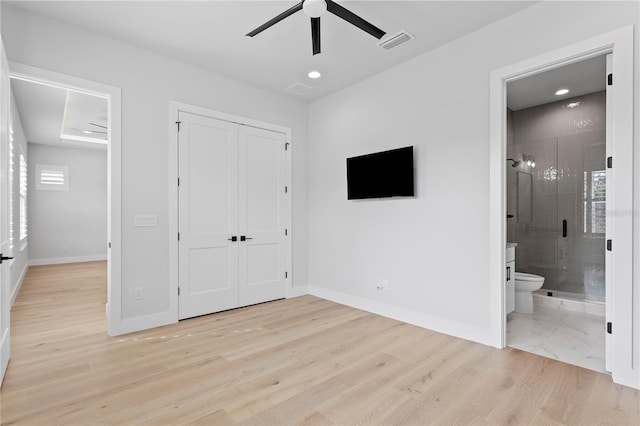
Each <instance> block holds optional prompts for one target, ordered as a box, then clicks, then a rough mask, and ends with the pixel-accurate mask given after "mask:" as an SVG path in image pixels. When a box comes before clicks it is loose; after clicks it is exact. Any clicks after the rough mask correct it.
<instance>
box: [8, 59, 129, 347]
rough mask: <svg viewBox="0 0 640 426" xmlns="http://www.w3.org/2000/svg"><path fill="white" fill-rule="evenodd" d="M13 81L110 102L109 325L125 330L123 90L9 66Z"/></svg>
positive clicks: (116, 331)
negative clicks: (99, 98) (36, 84)
mask: <svg viewBox="0 0 640 426" xmlns="http://www.w3.org/2000/svg"><path fill="white" fill-rule="evenodd" d="M9 70H10V73H9V75H10V77H11V78H14V79H20V80H25V81H31V82H35V83H38V84H44V85H47V86H52V87H63V88H65V89H67V90H73V91H77V92H80V93H87V94H91V95H93V96H99V97H102V98H105V99H107V103H108V108H109V121H110V122H109V130H108V131H109V134H108V140H109V144H108V147H107V197H108V204H109V208H108V212H107V217H108V220H107V241H109V242H110V243H111V248H110V249H107V251H108V254H107V256H108V269H107V300H108V301H109V302H108V304H107V307H108V312H107V324H108V326H107V327H108V330H107V332H108V334H109V335H110V336H115V335H118V334H120V330H121V329H122V297H121V295H122V217H121V216H122V213H121V212H122V207H121V206H122V156H121V155H122V154H121V152H122V142H121V141H122V134H121V129H122V101H121V99H122V97H121V90H120V88H119V87H113V86H108V85H105V84H101V83H96V82H93V81H89V80H84V79H81V78H77V77H73V76H70V75H66V74H60V73H57V72H53V71H48V70H44V69H41V68H36V67H32V66H29V65H23V64H19V63H15V62H9Z"/></svg>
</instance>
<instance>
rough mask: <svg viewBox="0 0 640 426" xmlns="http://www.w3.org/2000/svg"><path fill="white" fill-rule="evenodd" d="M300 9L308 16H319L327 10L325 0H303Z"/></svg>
mask: <svg viewBox="0 0 640 426" xmlns="http://www.w3.org/2000/svg"><path fill="white" fill-rule="evenodd" d="M302 11H303V12H304V14H305V15H307V16H308V17H310V18H319V17H321V16H322V15H323V14H324V13H325V12H326V11H327V2H326V1H325V0H304V2H303V3H302Z"/></svg>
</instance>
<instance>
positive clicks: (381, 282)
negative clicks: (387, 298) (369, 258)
mask: <svg viewBox="0 0 640 426" xmlns="http://www.w3.org/2000/svg"><path fill="white" fill-rule="evenodd" d="M376 288H377V289H378V290H387V289H388V288H389V280H387V279H384V278H379V279H377V280H376Z"/></svg>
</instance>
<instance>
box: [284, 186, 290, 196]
mask: <svg viewBox="0 0 640 426" xmlns="http://www.w3.org/2000/svg"><path fill="white" fill-rule="evenodd" d="M288 192H289V187H288V186H285V187H284V193H285V194H286V193H288Z"/></svg>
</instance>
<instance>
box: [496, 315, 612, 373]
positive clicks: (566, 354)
mask: <svg viewBox="0 0 640 426" xmlns="http://www.w3.org/2000/svg"><path fill="white" fill-rule="evenodd" d="M507 345H508V346H510V347H512V348H516V349H520V350H523V351H526V352H531V353H534V354H536V355H540V356H544V357H547V358H553V359H557V360H559V361H562V362H566V363H568V364H573V365H578V366H580V367H584V368H588V369H589V370H594V371H598V372H601V373H604V372H605V319H604V316H603V315H594V314H591V313H586V312H576V311H570V310H565V309H558V308H553V307H549V306H541V305H539V304H536V305H535V307H534V313H533V314H518V313H515V312H512V313H510V314H509V315H508V316H507Z"/></svg>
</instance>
